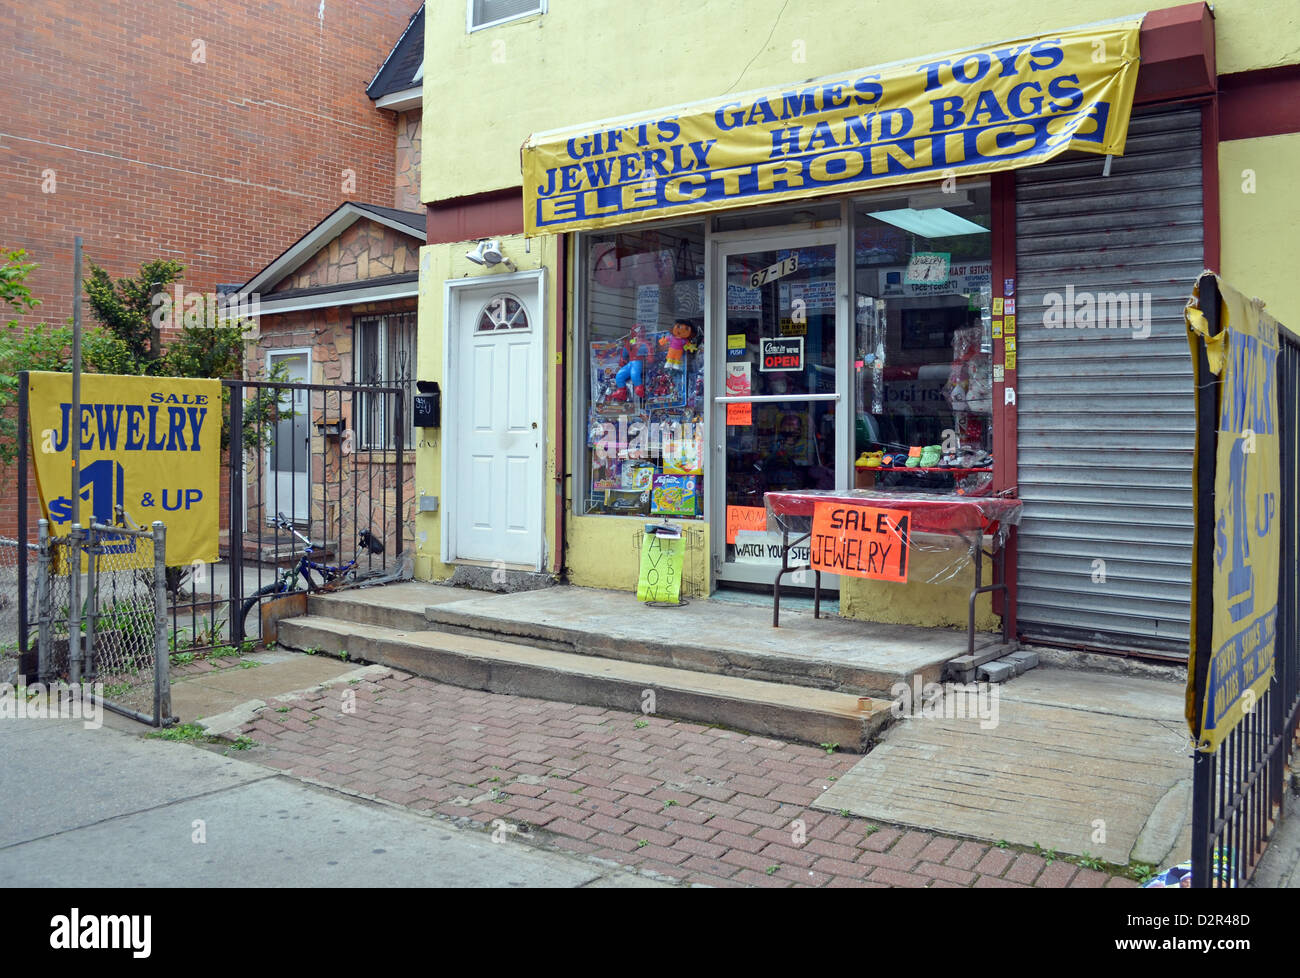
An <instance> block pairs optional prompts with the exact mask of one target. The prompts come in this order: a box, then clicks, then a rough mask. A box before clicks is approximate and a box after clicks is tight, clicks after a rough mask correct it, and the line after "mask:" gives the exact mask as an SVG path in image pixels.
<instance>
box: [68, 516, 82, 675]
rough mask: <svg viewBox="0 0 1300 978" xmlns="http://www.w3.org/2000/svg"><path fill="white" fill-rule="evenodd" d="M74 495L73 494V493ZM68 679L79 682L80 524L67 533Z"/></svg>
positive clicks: (73, 525) (75, 524) (74, 525)
mask: <svg viewBox="0 0 1300 978" xmlns="http://www.w3.org/2000/svg"><path fill="white" fill-rule="evenodd" d="M74 495H75V494H74ZM67 559H68V679H69V680H70V681H71V683H72V685H74V686H76V685H77V684H79V683H80V682H81V524H80V523H73V524H72V531H71V532H70V533H69V534H68V558H67Z"/></svg>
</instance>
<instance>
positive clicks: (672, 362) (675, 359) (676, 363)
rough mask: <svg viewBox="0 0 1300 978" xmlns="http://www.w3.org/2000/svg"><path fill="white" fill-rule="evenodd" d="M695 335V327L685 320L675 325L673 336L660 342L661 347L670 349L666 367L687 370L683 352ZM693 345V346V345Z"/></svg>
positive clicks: (678, 321)
mask: <svg viewBox="0 0 1300 978" xmlns="http://www.w3.org/2000/svg"><path fill="white" fill-rule="evenodd" d="M694 335H695V327H694V326H692V325H691V324H690V323H688V322H685V321H684V320H681V319H679V320H677V322H675V323H673V330H672V336H671V337H669V336H665V337H663V338H662V339H660V340H659V345H660V346H666V347H668V357H667V359H666V360H665V361H664V366H665V367H667V368H668V369H669V370H685V369H686V365H685V364H684V363H683V362H682V352H683V351H684V350H685V349H686V347H687V344H688V343H690V341H691V338H692V337H693V336H694ZM692 345H693V344H692Z"/></svg>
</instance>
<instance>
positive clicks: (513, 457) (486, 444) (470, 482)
mask: <svg viewBox="0 0 1300 978" xmlns="http://www.w3.org/2000/svg"><path fill="white" fill-rule="evenodd" d="M448 296H449V301H448V313H449V316H448V327H449V330H450V332H451V334H452V335H451V336H450V337H449V338H450V339H451V343H450V344H449V347H448V349H449V354H450V355H449V358H448V363H449V372H448V379H449V380H450V382H451V388H452V389H451V392H450V398H449V405H448V407H449V411H448V412H447V415H446V417H445V422H444V424H445V427H446V428H447V430H448V431H449V432H450V438H449V442H448V455H449V458H448V459H447V462H448V463H449V469H448V473H447V480H448V483H447V486H448V490H449V492H450V498H449V499H448V503H447V509H446V515H445V520H446V524H447V527H448V530H449V541H448V543H449V546H448V551H449V555H448V558H447V559H449V560H474V561H490V562H493V563H495V562H497V561H500V562H501V563H503V564H507V565H513V566H526V567H528V568H532V569H540V568H541V565H542V550H543V523H542V518H543V512H544V509H543V507H544V500H545V486H544V485H543V469H542V441H543V436H544V431H545V428H544V422H545V409H544V401H543V389H544V386H543V385H544V366H543V363H542V332H543V330H542V320H541V315H540V310H541V308H542V297H541V276H540V274H538V273H522V274H519V275H509V276H496V277H494V278H493V280H492V282H491V283H490V284H483V285H478V284H475V285H473V286H469V285H463V286H462V285H455V284H449V287H448Z"/></svg>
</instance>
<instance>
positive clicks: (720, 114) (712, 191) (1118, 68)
mask: <svg viewBox="0 0 1300 978" xmlns="http://www.w3.org/2000/svg"><path fill="white" fill-rule="evenodd" d="M1141 26H1142V25H1141V21H1140V20H1127V21H1119V22H1113V23H1108V24H1102V25H1096V26H1092V27H1087V28H1078V29H1075V30H1070V31H1064V32H1061V33H1058V34H1047V35H1042V36H1040V37H1031V38H1025V39H1022V40H1017V41H1008V42H1006V43H1004V44H998V45H994V46H991V47H984V48H974V49H971V50H968V51H961V52H956V53H952V54H945V55H937V56H934V57H930V58H926V59H923V60H918V61H909V62H902V63H898V64H893V65H886V66H882V67H879V68H868V69H863V70H861V71H855V72H851V73H849V74H846V75H838V76H832V77H827V78H821V79H817V80H815V81H809V82H802V83H799V84H797V85H792V86H790V87H788V88H784V89H781V90H777V91H763V92H751V93H749V94H746V95H735V96H728V97H725V98H719V99H714V100H711V101H707V102H700V103H695V104H691V105H687V106H680V107H677V108H673V109H665V110H662V111H660V112H658V113H655V114H652V115H647V116H644V117H628V118H624V119H619V120H613V121H609V122H604V123H599V124H591V125H586V126H582V127H579V128H574V129H565V130H558V131H554V132H547V133H541V134H535V135H533V136H530V137H529V138H528V140H527V142H525V143H524V147H523V179H524V225H525V229H526V230H527V231H528V232H529V233H532V234H535V233H540V232H560V231H576V230H580V229H583V228H595V227H601V226H604V225H611V224H623V223H627V222H630V221H641V220H649V219H652V218H664V217H672V216H675V215H681V214H690V213H695V212H699V211H709V210H718V209H722V208H728V207H736V206H739V205H745V204H759V203H766V202H769V201H776V200H782V199H786V198H806V197H810V196H816V195H820V194H833V193H843V192H845V191H855V190H867V189H870V188H872V187H877V186H885V185H891V184H903V183H917V182H922V181H927V180H936V179H941V178H944V177H948V176H967V175H971V174H976V173H990V172H993V171H996V170H1009V169H1014V168H1017V167H1022V166H1029V165H1031V164H1033V163H1041V162H1042V161H1044V160H1048V159H1051V158H1052V157H1054V156H1056V155H1058V154H1060V153H1063V152H1065V151H1066V150H1067V149H1080V150H1087V151H1089V152H1094V153H1110V154H1116V155H1118V154H1121V153H1123V151H1124V139H1125V136H1126V134H1127V132H1128V121H1129V111H1130V109H1131V106H1132V102H1133V90H1134V87H1135V85H1136V84H1137V72H1138V34H1139V31H1140V29H1141Z"/></svg>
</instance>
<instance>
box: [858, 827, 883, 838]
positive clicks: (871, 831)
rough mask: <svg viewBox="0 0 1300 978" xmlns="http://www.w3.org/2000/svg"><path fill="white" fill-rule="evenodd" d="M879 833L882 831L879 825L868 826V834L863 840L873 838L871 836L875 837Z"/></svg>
mask: <svg viewBox="0 0 1300 978" xmlns="http://www.w3.org/2000/svg"><path fill="white" fill-rule="evenodd" d="M879 831H880V826H879V825H868V826H867V834H866V835H864V836H863V837H862V838H864V839H869V838H871V836H873V835H875V834H876V833H877V832H879Z"/></svg>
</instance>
